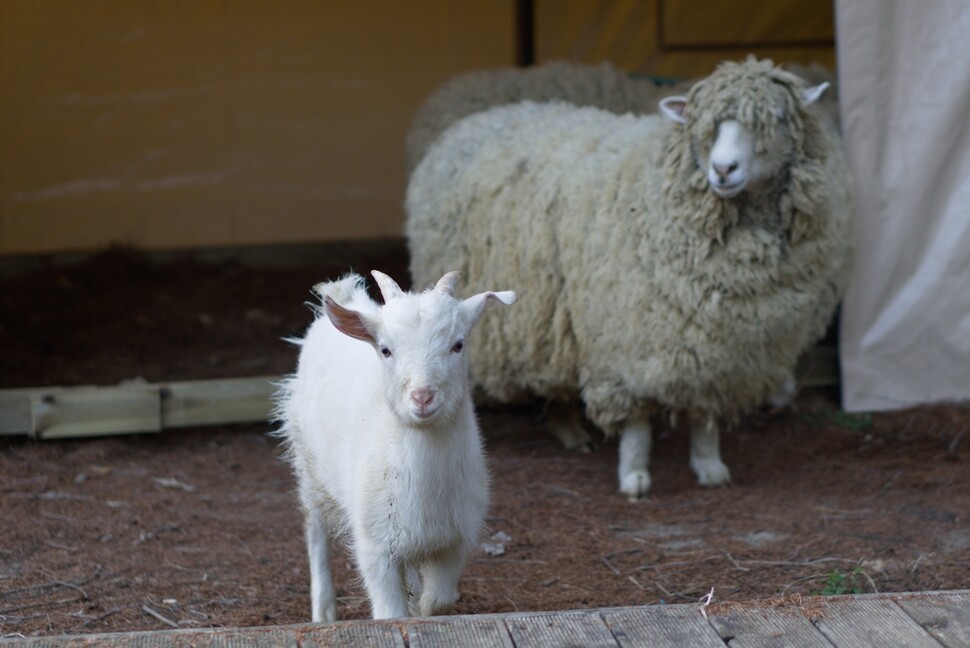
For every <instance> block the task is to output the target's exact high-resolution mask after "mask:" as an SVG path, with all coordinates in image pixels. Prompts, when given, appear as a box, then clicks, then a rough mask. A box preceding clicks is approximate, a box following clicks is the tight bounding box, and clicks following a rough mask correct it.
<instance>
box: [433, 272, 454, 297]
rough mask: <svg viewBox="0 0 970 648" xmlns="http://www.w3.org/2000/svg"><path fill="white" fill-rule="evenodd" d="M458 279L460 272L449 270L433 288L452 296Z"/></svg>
mask: <svg viewBox="0 0 970 648" xmlns="http://www.w3.org/2000/svg"><path fill="white" fill-rule="evenodd" d="M460 279H461V273H460V272H458V271H457V270H454V271H452V272H449V273H448V274H446V275H445V276H443V277H442V278H441V279H439V280H438V283H436V284H435V285H434V289H435V290H437V291H438V292H440V293H444V294H445V295H448V296H449V297H454V296H455V286H456V285H458V281H459V280H460Z"/></svg>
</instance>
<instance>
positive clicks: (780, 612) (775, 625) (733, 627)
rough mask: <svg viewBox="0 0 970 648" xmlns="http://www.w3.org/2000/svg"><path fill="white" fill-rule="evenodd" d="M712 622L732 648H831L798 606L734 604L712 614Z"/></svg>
mask: <svg viewBox="0 0 970 648" xmlns="http://www.w3.org/2000/svg"><path fill="white" fill-rule="evenodd" d="M709 618H710V621H711V625H712V626H714V628H716V629H717V632H718V634H719V635H720V637H721V639H723V640H724V643H727V644H729V645H730V646H731V648H774V647H775V646H800V647H803V648H832V644H831V643H829V641H828V640H827V639H826V638H825V636H824V635H823V634H822V633H821V632H820V631H819V630H818V629H817V628H816V627H815V626H814V625H813V624H812V622H811V621H809V620H808V619H807V618H805V615H803V614H802V613H801V611H799V610H798V609H797V608H793V607H787V608H781V609H779V608H774V607H744V606H731V607H730V608H729V609H728V611H727V612H725V613H724V614H710V615H709Z"/></svg>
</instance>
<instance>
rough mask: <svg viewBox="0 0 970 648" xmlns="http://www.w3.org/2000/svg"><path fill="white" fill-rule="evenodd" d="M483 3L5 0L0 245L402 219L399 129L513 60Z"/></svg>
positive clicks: (380, 228)
mask: <svg viewBox="0 0 970 648" xmlns="http://www.w3.org/2000/svg"><path fill="white" fill-rule="evenodd" d="M513 18H514V5H513V3H512V2H495V1H494V0H416V1H402V0H325V1H323V2H321V1H318V0H281V1H274V0H231V1H230V2H226V1H225V0H161V1H146V0H84V1H83V2H80V1H76V0H3V1H2V2H0V255H9V254H16V253H34V252H51V251H64V250H78V249H81V250H83V249H91V248H96V247H100V246H103V245H106V244H108V243H111V242H123V243H129V244H135V245H139V246H143V247H149V248H175V247H200V246H221V245H244V244H250V243H274V242H289V241H301V242H309V241H314V240H328V239H329V240H333V239H347V238H359V237H375V236H386V235H397V234H400V232H401V225H402V222H403V214H402V210H401V201H402V197H403V192H404V181H403V152H402V151H403V141H404V133H405V131H406V129H407V126H408V122H409V120H410V118H411V115H412V114H413V112H414V110H415V109H416V108H417V106H418V104H419V103H420V101H421V100H422V99H423V98H424V97H425V96H426V95H427V93H428V92H429V91H430V90H431V89H432V88H434V87H435V86H436V85H438V84H439V83H440V82H441V81H443V80H444V79H445V78H447V77H448V76H449V75H451V74H453V73H455V72H458V71H461V70H465V69H468V68H474V67H495V66H508V65H512V64H513V62H514V54H515V52H514V31H515V30H514V24H513Z"/></svg>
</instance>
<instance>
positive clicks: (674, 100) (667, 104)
mask: <svg viewBox="0 0 970 648" xmlns="http://www.w3.org/2000/svg"><path fill="white" fill-rule="evenodd" d="M686 107H687V97H664V98H663V99H661V100H660V112H662V113H663V114H664V116H665V117H666V118H667V119H669V120H671V121H675V122H677V123H678V124H684V123H687V120H686V119H684V108H686Z"/></svg>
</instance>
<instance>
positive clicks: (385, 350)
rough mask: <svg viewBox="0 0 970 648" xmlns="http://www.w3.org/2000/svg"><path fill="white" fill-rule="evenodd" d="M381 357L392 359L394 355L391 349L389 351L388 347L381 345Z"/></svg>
mask: <svg viewBox="0 0 970 648" xmlns="http://www.w3.org/2000/svg"><path fill="white" fill-rule="evenodd" d="M381 355H382V356H384V357H385V358H390V357H391V355H392V354H391V350H390V349H388V348H387V347H386V346H384V345H383V344H382V345H381Z"/></svg>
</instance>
